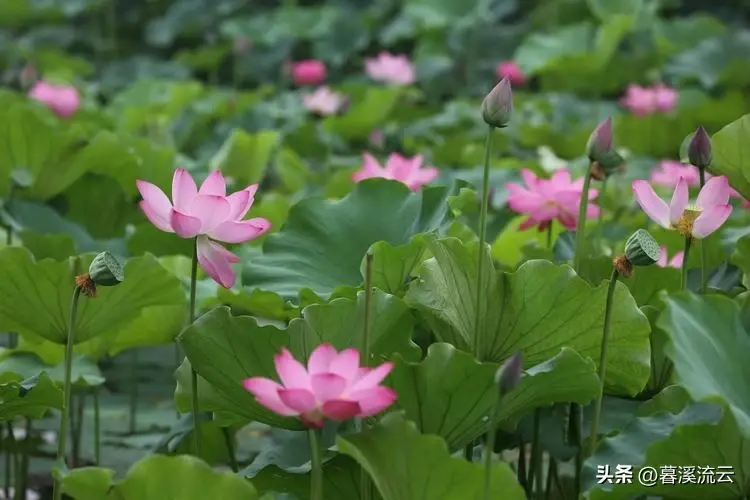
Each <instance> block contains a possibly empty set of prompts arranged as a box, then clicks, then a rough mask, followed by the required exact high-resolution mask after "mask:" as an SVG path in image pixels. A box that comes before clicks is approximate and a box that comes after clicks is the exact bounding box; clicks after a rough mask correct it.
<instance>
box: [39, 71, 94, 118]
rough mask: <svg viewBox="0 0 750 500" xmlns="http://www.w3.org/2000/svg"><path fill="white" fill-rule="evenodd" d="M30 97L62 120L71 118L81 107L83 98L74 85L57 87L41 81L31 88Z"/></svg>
mask: <svg viewBox="0 0 750 500" xmlns="http://www.w3.org/2000/svg"><path fill="white" fill-rule="evenodd" d="M29 97H31V98H32V99H34V100H35V101H38V102H41V103H42V104H44V105H45V106H47V107H48V108H49V109H51V110H52V111H53V112H54V113H55V114H57V115H58V116H59V117H60V118H70V117H71V116H73V114H74V113H75V112H76V111H77V110H78V108H79V107H80V106H81V97H80V96H79V95H78V90H76V88H75V87H73V86H72V85H55V84H52V83H47V82H45V81H43V80H39V81H37V82H36V83H35V84H34V86H33V87H31V90H30V91H29Z"/></svg>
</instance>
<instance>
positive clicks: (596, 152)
mask: <svg viewBox="0 0 750 500" xmlns="http://www.w3.org/2000/svg"><path fill="white" fill-rule="evenodd" d="M612 147H613V140H612V118H607V119H606V120H604V121H603V122H601V123H600V124H599V125H597V126H596V128H595V129H594V131H593V132H591V135H590V136H589V140H588V142H587V143H586V155H587V156H588V157H589V160H591V161H592V162H593V161H600V160H601V158H602V157H603V156H604V155H606V154H607V153H609V152H610V151H611V150H612Z"/></svg>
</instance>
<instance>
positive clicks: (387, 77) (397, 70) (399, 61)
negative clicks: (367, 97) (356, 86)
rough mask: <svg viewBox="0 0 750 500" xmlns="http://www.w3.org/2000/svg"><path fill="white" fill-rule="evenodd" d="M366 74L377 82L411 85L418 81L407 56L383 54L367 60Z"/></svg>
mask: <svg viewBox="0 0 750 500" xmlns="http://www.w3.org/2000/svg"><path fill="white" fill-rule="evenodd" d="M365 72H366V73H367V75H368V76H369V77H370V78H372V79H373V80H375V81H376V82H385V83H395V84H398V85H411V84H412V83H414V81H415V80H416V73H415V71H414V65H413V64H412V63H411V61H409V58H408V57H407V56H406V55H403V54H400V55H394V54H390V53H388V52H381V53H380V54H378V56H377V57H374V58H369V59H366V60H365Z"/></svg>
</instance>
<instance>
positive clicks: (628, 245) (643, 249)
mask: <svg viewBox="0 0 750 500" xmlns="http://www.w3.org/2000/svg"><path fill="white" fill-rule="evenodd" d="M659 251H660V249H659V244H658V243H657V242H656V240H655V239H654V237H653V236H651V233H649V232H648V231H646V230H645V229H639V230H637V231H636V232H635V233H633V234H632V235H631V236H630V238H628V240H627V241H626V242H625V255H620V256H617V257H615V258H614V259H613V260H612V265H613V266H614V268H615V269H617V272H618V273H620V274H621V275H622V276H625V277H626V278H627V277H628V276H630V275H631V274H633V267H634V266H641V267H643V266H650V265H653V264H656V262H658V260H659Z"/></svg>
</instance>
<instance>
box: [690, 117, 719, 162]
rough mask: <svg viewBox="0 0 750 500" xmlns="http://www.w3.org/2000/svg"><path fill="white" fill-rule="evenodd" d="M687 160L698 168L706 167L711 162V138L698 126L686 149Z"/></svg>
mask: <svg viewBox="0 0 750 500" xmlns="http://www.w3.org/2000/svg"><path fill="white" fill-rule="evenodd" d="M687 156H688V160H689V161H690V163H691V164H693V165H695V166H696V167H698V168H701V169H702V168H706V167H707V166H709V165H710V164H711V160H712V159H713V153H712V151H711V138H710V137H709V136H708V134H707V133H706V129H704V128H703V127H698V129H697V130H696V131H695V134H693V138H692V139H691V140H690V144H689V145H688V151H687Z"/></svg>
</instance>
